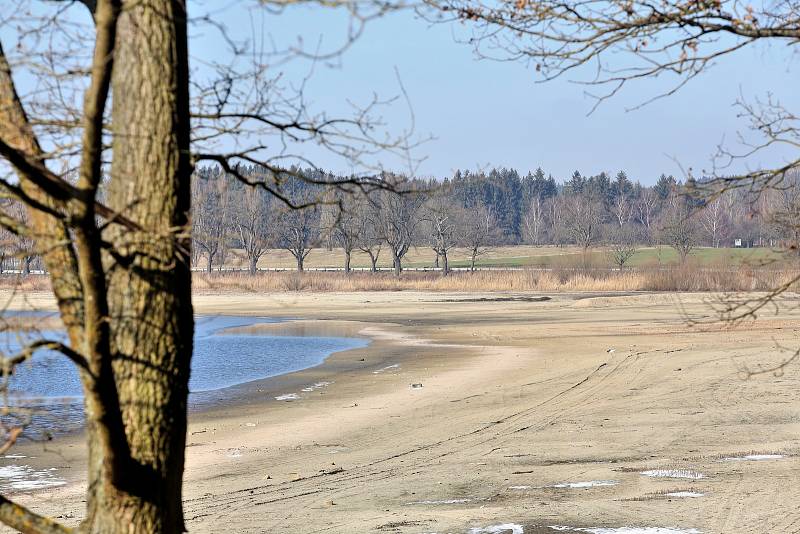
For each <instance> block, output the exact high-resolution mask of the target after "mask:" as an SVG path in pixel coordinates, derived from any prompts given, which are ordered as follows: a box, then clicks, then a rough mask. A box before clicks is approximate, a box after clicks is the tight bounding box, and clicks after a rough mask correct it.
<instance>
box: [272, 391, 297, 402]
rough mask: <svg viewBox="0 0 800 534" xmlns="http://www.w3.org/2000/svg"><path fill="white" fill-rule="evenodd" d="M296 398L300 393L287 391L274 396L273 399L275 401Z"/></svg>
mask: <svg viewBox="0 0 800 534" xmlns="http://www.w3.org/2000/svg"><path fill="white" fill-rule="evenodd" d="M298 399H300V395H298V394H297V393H287V394H285V395H278V396H277V397H275V400H277V401H293V400H298Z"/></svg>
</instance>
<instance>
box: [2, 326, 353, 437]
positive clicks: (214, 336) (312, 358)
mask: <svg viewBox="0 0 800 534" xmlns="http://www.w3.org/2000/svg"><path fill="white" fill-rule="evenodd" d="M36 315H37V316H42V315H43V314H36ZM274 322H277V321H276V320H274V319H269V318H264V317H234V316H200V317H197V318H196V320H195V336H194V354H193V357H192V374H191V379H190V381H189V389H190V391H191V394H190V398H189V402H190V405H194V406H199V405H208V404H210V403H214V402H215V401H218V400H219V399H221V398H222V397H223V396H224V394H223V392H222V390H224V389H225V388H229V387H231V386H235V385H239V384H244V383H247V382H251V381H254V380H260V379H263V378H269V377H273V376H278V375H282V374H287V373H291V372H294V371H299V370H302V369H307V368H309V367H314V366H316V365H319V364H321V363H322V362H323V361H324V360H325V358H327V357H328V356H329V355H330V354H332V353H334V352H339V351H343V350H348V349H353V348H358V347H364V346H366V345H367V343H368V341H367V340H365V339H357V338H346V337H322V336H316V337H311V336H309V337H301V336H276V335H264V334H233V333H230V334H229V333H225V330H226V329H229V328H233V327H239V326H249V325H253V324H259V323H274ZM42 337H46V338H47V339H59V340H63V338H64V334H63V332H60V331H42V332H35V333H30V334H27V333H26V334H22V335H21V334H18V333H11V332H5V333H0V350H2V351H3V353H4V354H5V355H9V354H14V353H16V352H17V351H19V348H20V347H21V346H24V345H25V344H27V343H29V342H30V341H32V340H35V339H40V338H42ZM325 385H327V384H325ZM314 386H316V387H322V385H320V386H317V384H314ZM314 386H312V387H314ZM10 390H11V393H12V399H13V401H12V402H13V403H14V404H18V405H24V406H26V407H28V408H32V409H33V411H34V415H33V416H32V422H33V424H32V425H30V426H31V427H33V428H39V429H40V430H41V429H43V428H46V429H47V431H49V432H52V431H55V432H58V431H65V430H69V429H71V428H74V427H75V426H77V425H80V424H82V412H83V407H82V401H81V385H80V381H79V379H78V373H77V370H76V368H75V366H74V365H72V363H71V362H69V361H68V360H67V359H66V358H64V357H63V356H62V355H60V354H58V353H55V352H52V351H41V352H38V353H37V354H36V355H35V356H34V357H33V358H32V359H31V360H30V361H28V362H26V363H24V364H23V365H20V366H19V367H18V368H17V369H16V371H15V373H14V375H13V376H12V377H11V379H10Z"/></svg>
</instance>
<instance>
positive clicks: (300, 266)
mask: <svg viewBox="0 0 800 534" xmlns="http://www.w3.org/2000/svg"><path fill="white" fill-rule="evenodd" d="M295 258H297V272H298V273H302V272H303V260H304V259H305V258H304V257H303V255H302V254H298V255H296V256H295Z"/></svg>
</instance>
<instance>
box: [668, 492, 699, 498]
mask: <svg viewBox="0 0 800 534" xmlns="http://www.w3.org/2000/svg"><path fill="white" fill-rule="evenodd" d="M666 495H667V497H702V496H703V495H704V494H703V493H700V492H699V491H673V492H670V493H667V494H666Z"/></svg>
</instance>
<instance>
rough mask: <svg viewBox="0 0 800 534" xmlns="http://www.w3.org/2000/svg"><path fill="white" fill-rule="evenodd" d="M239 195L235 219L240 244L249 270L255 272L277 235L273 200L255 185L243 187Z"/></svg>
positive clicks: (251, 272)
mask: <svg viewBox="0 0 800 534" xmlns="http://www.w3.org/2000/svg"><path fill="white" fill-rule="evenodd" d="M237 197H238V198H237V205H238V208H237V210H236V212H235V214H234V217H233V221H234V225H235V227H236V233H237V236H238V238H239V245H240V246H241V248H242V250H243V251H244V254H245V256H246V257H247V266H248V270H249V271H250V274H255V273H256V271H257V270H258V261H259V260H260V259H261V257H262V256H263V255H264V254H266V252H267V250H269V246H270V243H271V242H272V240H273V238H274V237H275V236H274V234H273V225H274V220H273V215H274V213H273V207H272V200H271V198H270V196H269V194H268V193H267V192H266V191H264V190H262V189H259V188H255V187H245V188H244V189H241V190H240V191H239V192H238V194H237Z"/></svg>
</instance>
